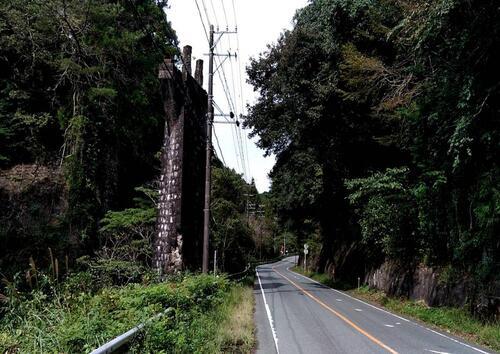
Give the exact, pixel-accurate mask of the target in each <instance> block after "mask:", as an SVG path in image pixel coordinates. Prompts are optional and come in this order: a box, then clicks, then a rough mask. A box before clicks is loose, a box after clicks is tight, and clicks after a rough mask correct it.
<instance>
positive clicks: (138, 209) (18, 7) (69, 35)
mask: <svg viewBox="0 0 500 354" xmlns="http://www.w3.org/2000/svg"><path fill="white" fill-rule="evenodd" d="M165 11H166V12H165ZM167 13H168V4H167V2H161V1H160V2H158V1H152V0H143V1H128V0H123V1H107V0H102V1H97V2H95V1H76V0H75V1H67V0H53V1H52V0H51V1H24V0H16V1H9V2H2V3H1V5H0V19H1V21H0V34H1V36H0V65H1V66H2V68H4V70H2V72H1V73H0V78H1V80H0V211H1V213H0V242H1V245H2V247H1V253H0V270H1V273H2V275H1V277H2V278H3V277H5V279H6V280H8V281H11V280H12V277H15V276H16V274H17V275H19V274H20V273H23V272H26V271H28V272H30V271H31V272H35V270H40V269H42V270H43V269H45V270H49V269H50V272H52V273H54V272H55V268H56V265H57V268H58V273H60V274H61V276H62V275H63V274H65V275H67V273H70V272H71V270H81V271H88V272H90V273H91V275H92V277H93V278H94V280H95V284H96V285H97V286H98V287H100V286H105V285H107V284H123V283H128V282H135V281H140V279H141V278H143V277H144V276H145V275H147V274H150V273H151V269H150V268H151V258H152V248H153V246H152V244H153V238H154V234H155V219H156V203H157V198H158V195H157V191H156V190H157V188H158V187H157V186H158V178H159V176H160V158H159V157H160V149H161V146H162V139H163V132H164V126H165V113H164V107H163V101H162V100H163V99H162V96H161V95H162V93H161V89H160V82H159V80H158V65H159V63H161V62H162V61H163V59H164V58H165V57H171V58H173V59H174V60H177V62H178V64H179V65H180V59H179V48H178V42H177V36H176V33H175V31H174V30H173V29H172V28H171V26H170V24H169V22H168V21H167ZM213 164H214V171H213V175H214V178H213V179H214V183H213V217H212V228H213V237H214V239H213V242H212V249H219V252H220V254H219V268H220V269H221V270H223V271H227V272H237V271H241V270H242V269H243V268H244V267H245V266H246V264H247V263H248V262H251V261H252V260H253V259H254V256H255V251H254V248H255V245H254V234H255V233H254V231H253V228H252V227H250V224H249V223H248V220H246V219H247V218H246V214H245V207H246V204H245V200H246V199H245V194H248V193H249V191H250V190H253V191H254V192H253V194H258V193H257V192H256V190H255V186H253V187H252V185H249V184H247V183H246V182H245V181H244V180H243V178H242V177H241V176H240V175H238V174H237V173H236V172H234V171H233V170H231V169H228V168H226V167H224V166H223V165H222V164H221V163H220V161H218V160H217V158H216V157H214V160H213ZM252 188H253V189H252ZM200 215H201V212H200ZM193 270H195V269H193ZM23 286H27V284H24V285H23ZM0 292H1V291H0Z"/></svg>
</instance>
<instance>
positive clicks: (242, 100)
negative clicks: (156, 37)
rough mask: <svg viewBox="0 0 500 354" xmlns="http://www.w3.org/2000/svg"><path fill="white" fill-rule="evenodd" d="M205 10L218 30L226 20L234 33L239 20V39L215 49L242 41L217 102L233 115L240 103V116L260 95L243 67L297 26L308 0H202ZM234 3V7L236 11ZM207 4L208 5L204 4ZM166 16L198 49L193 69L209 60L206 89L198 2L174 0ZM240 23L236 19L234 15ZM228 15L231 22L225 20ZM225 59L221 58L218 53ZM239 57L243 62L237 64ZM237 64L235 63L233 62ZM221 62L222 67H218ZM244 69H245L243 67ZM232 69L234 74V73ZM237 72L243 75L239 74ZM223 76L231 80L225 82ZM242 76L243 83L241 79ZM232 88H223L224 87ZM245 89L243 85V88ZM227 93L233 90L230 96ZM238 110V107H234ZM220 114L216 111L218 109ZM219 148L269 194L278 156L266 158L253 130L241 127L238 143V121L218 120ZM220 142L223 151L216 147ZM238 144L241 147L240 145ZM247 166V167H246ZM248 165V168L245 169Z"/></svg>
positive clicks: (218, 83)
mask: <svg viewBox="0 0 500 354" xmlns="http://www.w3.org/2000/svg"><path fill="white" fill-rule="evenodd" d="M197 2H198V4H199V7H200V11H201V14H202V17H203V20H204V21H205V25H206V26H208V24H207V20H206V15H205V8H206V10H207V13H208V16H209V18H210V23H212V24H213V25H214V26H215V27H216V26H217V23H218V24H219V29H220V30H221V31H222V30H225V29H226V23H227V24H228V25H229V26H228V27H229V30H230V31H234V29H235V24H236V25H237V28H238V39H237V37H236V35H235V34H224V35H223V36H222V38H221V40H220V42H219V44H218V46H217V48H216V52H218V53H220V54H222V53H227V52H228V51H229V52H231V53H234V52H236V50H237V42H238V41H239V56H238V59H237V60H236V59H232V60H226V61H225V62H224V63H223V64H222V65H223V67H224V72H222V70H221V69H219V73H218V75H220V77H219V76H218V75H216V76H215V78H214V100H215V102H216V103H217V105H218V106H219V107H220V109H221V110H222V111H223V113H226V114H227V113H229V112H230V111H231V109H230V108H229V107H230V106H231V103H228V101H229V102H234V103H233V104H232V106H233V107H236V109H235V110H236V112H235V113H237V115H239V114H240V113H241V114H243V115H245V114H246V109H245V108H244V107H246V105H247V104H250V105H251V104H252V103H253V102H255V100H256V98H257V93H255V92H254V90H253V88H252V86H250V85H249V84H247V83H246V81H247V75H246V72H245V70H244V68H245V67H246V66H247V65H248V64H249V59H250V58H251V57H258V55H259V54H260V53H262V52H265V51H266V46H267V44H271V43H274V42H276V40H277V39H278V37H279V35H280V34H281V33H282V32H283V31H284V30H285V29H291V28H292V20H293V16H294V14H295V12H296V10H297V9H299V8H301V7H304V6H305V5H306V4H307V0H197ZM233 3H234V10H235V11H233ZM204 6H205V7H204ZM166 13H167V19H168V21H169V22H171V23H172V27H173V28H174V30H175V31H176V32H177V37H178V39H179V42H180V47H181V48H182V47H183V46H185V45H190V46H192V47H193V65H192V67H193V69H194V60H195V59H203V61H204V83H203V85H204V87H205V89H206V88H207V81H208V80H207V78H208V73H207V71H208V57H207V56H206V53H208V42H207V38H206V35H205V32H204V29H203V25H202V23H201V20H200V15H199V13H198V10H197V7H196V1H195V0H170V1H169V9H167V10H166ZM234 14H236V18H237V21H235V20H234V18H235V15H234ZM226 18H227V22H226ZM219 58H220V59H222V57H219ZM238 61H239V62H238ZM231 62H232V64H231ZM216 66H217V65H216ZM239 68H241V71H240V70H239ZM231 73H232V74H231ZM238 73H241V75H240V76H239V75H238ZM224 75H225V77H226V80H227V81H225V80H224ZM240 77H241V82H242V84H241V86H240V84H239V82H240V81H239V78H240ZM233 78H234V84H233ZM225 82H227V87H228V89H226V90H225V91H224V90H223V85H224V86H225V85H226V84H225ZM240 88H241V89H240ZM225 92H229V93H230V95H229V96H230V98H229V99H228V98H227V97H226V94H225ZM242 107H243V108H242ZM233 110H234V109H233ZM215 113H216V114H217V113H218V112H217V110H216V112H215ZM215 120H216V121H222V120H224V118H223V117H216V119H215ZM214 129H215V135H216V136H217V139H216V138H215V136H214V137H213V138H214V141H213V143H214V146H215V150H216V152H217V155H218V156H219V158H220V155H221V152H220V151H222V156H223V158H224V161H225V164H226V166H228V167H231V168H234V169H235V170H236V171H237V172H238V173H241V174H243V175H244V177H245V178H246V179H247V181H250V180H251V179H252V178H254V179H255V184H256V186H257V189H258V191H259V192H264V191H267V190H269V188H270V180H269V177H268V174H269V172H270V171H271V169H272V167H273V165H274V163H275V158H274V156H268V157H264V151H263V150H261V149H259V148H258V147H257V146H256V144H255V143H256V141H257V139H258V138H257V137H255V138H252V139H251V140H250V139H249V138H248V134H249V131H248V130H241V133H240V134H241V137H242V139H241V144H239V143H238V141H239V140H238V135H237V134H238V131H237V129H235V125H234V124H221V123H216V124H215V128H214ZM217 140H218V142H219V145H220V149H219V147H218V145H217ZM238 146H241V148H239V149H238ZM240 151H243V155H244V156H245V158H242V156H241V155H242V154H241V152H240ZM242 166H243V167H242ZM246 166H248V168H247V167H246Z"/></svg>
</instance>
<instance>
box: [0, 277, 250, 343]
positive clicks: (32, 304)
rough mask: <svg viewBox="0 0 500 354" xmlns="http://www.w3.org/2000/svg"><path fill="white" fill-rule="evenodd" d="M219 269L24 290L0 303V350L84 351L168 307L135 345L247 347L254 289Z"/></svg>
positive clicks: (150, 324) (138, 338)
mask: <svg viewBox="0 0 500 354" xmlns="http://www.w3.org/2000/svg"><path fill="white" fill-rule="evenodd" d="M251 295H252V294H251V291H250V290H249V289H247V288H246V287H243V286H242V285H238V284H236V283H232V282H230V281H228V280H226V279H225V278H224V277H213V276H208V275H189V276H185V277H183V278H179V279H178V280H172V281H169V282H165V283H160V284H152V285H140V284H134V285H129V286H125V287H121V288H104V289H102V290H101V291H99V292H98V293H96V294H88V293H84V292H82V293H65V292H64V291H63V290H57V291H55V292H54V293H51V294H49V295H47V294H45V293H42V292H33V293H29V294H25V296H24V297H23V298H19V299H18V300H17V301H16V302H15V303H14V302H12V303H11V304H9V306H8V307H6V308H4V309H3V314H1V316H2V318H1V321H0V353H18V352H20V353H35V352H36V353H86V352H87V353H88V352H90V351H91V350H92V349H94V348H96V347H98V346H99V345H102V344H104V343H105V342H107V341H109V340H110V339H112V338H114V337H116V336H117V335H119V334H121V333H124V332H125V331H127V330H129V329H130V328H132V327H134V326H136V325H137V324H139V323H141V322H144V321H146V320H147V319H149V318H151V317H152V316H153V315H154V314H157V313H159V312H161V311H163V310H165V309H166V308H169V311H168V313H167V314H166V315H164V316H163V317H160V318H157V319H155V320H154V321H152V322H150V323H149V324H148V325H147V326H146V328H145V330H144V331H143V332H142V333H141V334H140V335H138V337H137V338H136V339H135V340H134V342H133V345H132V348H131V349H130V352H132V353H172V352H175V353H221V352H231V353H238V352H239V353H249V352H251V348H252V347H253V341H254V339H253V332H254V330H253V318H252V313H253V296H251Z"/></svg>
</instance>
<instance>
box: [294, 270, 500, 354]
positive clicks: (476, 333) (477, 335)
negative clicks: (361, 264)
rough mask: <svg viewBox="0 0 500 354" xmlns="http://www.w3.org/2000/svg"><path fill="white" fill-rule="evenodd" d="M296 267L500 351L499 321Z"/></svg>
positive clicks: (336, 285)
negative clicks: (345, 281) (344, 281)
mask: <svg viewBox="0 0 500 354" xmlns="http://www.w3.org/2000/svg"><path fill="white" fill-rule="evenodd" d="M292 270H293V271H294V272H297V273H299V274H302V275H305V276H307V277H309V278H311V279H314V280H316V281H317V282H319V283H322V284H324V285H326V286H329V287H332V288H335V289H340V290H344V291H346V292H347V293H349V294H351V295H352V296H354V297H357V298H360V299H363V300H366V301H368V302H371V303H374V304H376V305H379V306H381V307H384V308H386V309H388V310H390V311H391V312H394V313H396V314H399V315H403V316H406V317H409V318H412V319H416V320H419V321H422V322H424V323H425V324H426V325H429V326H431V327H435V328H437V329H439V330H441V331H443V332H448V333H452V334H454V335H456V336H458V337H462V338H464V339H466V340H468V341H470V342H474V343H477V344H480V345H484V346H486V347H489V348H491V349H493V350H496V351H500V323H499V322H498V321H496V322H495V321H487V322H484V321H480V320H479V319H478V318H476V317H475V316H473V315H471V313H470V311H468V310H467V309H464V308H455V307H444V306H443V307H430V306H427V305H426V304H425V302H423V301H412V300H408V299H406V298H403V297H390V296H387V295H386V294H385V293H384V292H382V291H380V290H376V289H371V288H369V287H367V286H361V287H359V288H357V287H355V286H353V285H352V284H346V283H342V282H338V281H337V282H335V281H334V280H333V279H332V278H331V277H330V276H328V275H327V274H325V273H317V272H314V271H307V272H306V271H304V268H303V267H302V266H296V267H293V268H292Z"/></svg>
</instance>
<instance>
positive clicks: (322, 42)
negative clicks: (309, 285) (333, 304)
mask: <svg viewBox="0 0 500 354" xmlns="http://www.w3.org/2000/svg"><path fill="white" fill-rule="evenodd" d="M499 16H500V9H499V7H498V1H497V0H470V1H463V0H436V1H427V0H415V1H406V0H384V1H373V0H313V1H310V2H309V3H308V5H307V6H305V7H304V8H303V9H300V10H298V11H297V13H296V15H295V17H294V22H293V23H294V26H293V29H291V30H289V31H284V32H283V33H282V34H281V35H280V36H279V38H277V40H276V42H275V43H273V44H271V45H270V46H269V47H268V49H267V50H266V51H265V52H263V53H262V54H260V55H259V56H257V57H256V58H254V60H252V61H251V64H250V65H249V67H248V70H247V72H248V76H249V82H250V83H251V84H252V85H253V86H254V89H255V90H256V91H257V92H258V93H259V97H258V99H257V101H256V102H255V104H253V105H252V106H251V107H250V109H249V114H248V117H247V119H246V120H245V123H244V124H245V125H246V127H248V128H249V129H251V130H252V134H253V135H254V136H256V137H258V145H259V146H260V147H261V148H263V149H265V150H266V152H267V153H268V154H273V155H274V156H276V164H275V166H274V167H273V170H272V172H271V173H270V177H271V179H272V187H271V191H270V199H271V200H272V202H273V203H272V204H273V207H274V210H275V211H276V215H277V218H276V220H277V223H278V228H279V230H280V232H282V233H285V232H287V233H288V234H289V235H291V237H290V238H292V237H293V238H295V239H296V240H297V241H296V243H297V244H298V245H300V247H302V245H303V244H304V243H305V242H307V243H308V244H309V243H311V239H314V240H315V242H317V244H318V246H319V247H318V248H317V249H318V251H317V252H314V253H313V251H311V256H312V257H310V261H311V262H310V265H311V266H312V267H314V269H315V270H317V271H319V272H324V273H328V274H330V275H331V276H332V277H334V278H335V280H337V281H352V280H353V279H354V281H355V279H356V278H357V277H358V276H360V275H362V274H366V273H367V272H370V271H371V270H375V269H380V267H381V266H382V265H384V263H385V264H393V263H394V264H395V263H397V264H398V267H399V269H398V270H401V271H408V272H409V273H412V272H413V271H414V270H415V269H418V268H419V267H421V266H424V267H429V268H432V269H435V270H436V271H442V270H446V271H447V273H448V274H450V275H451V276H450V277H448V278H447V279H443V280H446V281H445V282H444V283H446V284H443V286H448V287H454V286H456V287H457V288H459V289H460V290H458V291H457V296H454V297H448V298H438V296H439V294H438V293H436V301H435V302H439V303H440V304H442V305H450V306H451V305H461V304H463V303H464V302H465V301H471V302H473V304H471V309H474V311H476V309H477V312H478V313H477V315H478V316H489V317H491V318H493V317H495V316H497V317H498V316H499V313H498V302H497V303H496V304H495V306H492V310H488V313H484V312H483V309H484V308H485V307H486V304H487V299H491V298H494V299H498V298H499V296H500V294H499V289H500V288H499V286H498V284H499V282H500V278H499V275H500V262H499V255H500V243H499V242H498V230H499V227H500V189H499V186H500V165H499V161H500V159H499V157H498V152H499V146H500V120H499V119H498V117H499V115H500V104H499V103H500V85H499V84H498V83H499V82H500V70H499V66H498V62H499V61H500V57H499V53H500V50H499V48H500V22H499V21H498V17H499ZM478 19H480V20H478ZM408 286H411V284H408V283H407V282H405V283H402V284H401V286H400V289H398V290H401V289H405V287H408Z"/></svg>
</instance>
